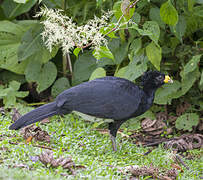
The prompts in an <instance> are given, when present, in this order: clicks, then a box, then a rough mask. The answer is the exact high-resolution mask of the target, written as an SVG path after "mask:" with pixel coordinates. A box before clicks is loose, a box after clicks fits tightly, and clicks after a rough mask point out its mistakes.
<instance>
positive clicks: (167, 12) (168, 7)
mask: <svg viewBox="0 0 203 180" xmlns="http://www.w3.org/2000/svg"><path fill="white" fill-rule="evenodd" d="M160 16H161V19H162V21H163V22H165V23H166V24H169V25H172V26H175V25H176V24H177V22H178V12H177V11H176V9H175V8H174V7H173V5H172V4H171V1H170V0H168V1H167V2H165V3H163V4H162V5H161V8H160Z"/></svg>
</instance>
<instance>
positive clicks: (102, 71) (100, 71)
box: [89, 67, 106, 81]
mask: <svg viewBox="0 0 203 180" xmlns="http://www.w3.org/2000/svg"><path fill="white" fill-rule="evenodd" d="M105 76H106V71H105V69H104V68H101V67H100V68H97V69H95V70H94V71H93V72H92V74H91V76H90V78H89V80H90V81H91V80H94V79H97V78H101V77H105Z"/></svg>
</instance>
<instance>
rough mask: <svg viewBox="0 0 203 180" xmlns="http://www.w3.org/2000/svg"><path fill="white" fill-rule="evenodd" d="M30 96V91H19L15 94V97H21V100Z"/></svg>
mask: <svg viewBox="0 0 203 180" xmlns="http://www.w3.org/2000/svg"><path fill="white" fill-rule="evenodd" d="M28 94H29V92H28V91H17V92H16V93H15V96H16V97H19V98H24V97H26V96H27V95H28Z"/></svg>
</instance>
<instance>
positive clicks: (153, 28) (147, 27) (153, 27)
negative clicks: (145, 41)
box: [143, 21, 160, 45]
mask: <svg viewBox="0 0 203 180" xmlns="http://www.w3.org/2000/svg"><path fill="white" fill-rule="evenodd" d="M143 30H144V31H147V32H151V35H149V38H150V39H151V40H152V41H154V42H155V43H156V44H157V45H158V40H159V36H160V29H159V25H158V24H157V22H155V21H146V22H145V23H144V25H143Z"/></svg>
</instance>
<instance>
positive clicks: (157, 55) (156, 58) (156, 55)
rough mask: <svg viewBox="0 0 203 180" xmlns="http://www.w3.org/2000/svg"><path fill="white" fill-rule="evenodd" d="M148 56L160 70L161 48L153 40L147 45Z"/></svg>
mask: <svg viewBox="0 0 203 180" xmlns="http://www.w3.org/2000/svg"><path fill="white" fill-rule="evenodd" d="M146 53H147V57H148V59H149V60H150V62H151V63H152V64H153V65H154V67H155V68H156V69H157V70H160V63H161V57H162V56H161V48H160V47H157V46H156V44H155V43H154V42H151V43H150V44H149V45H148V46H147V47H146Z"/></svg>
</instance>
